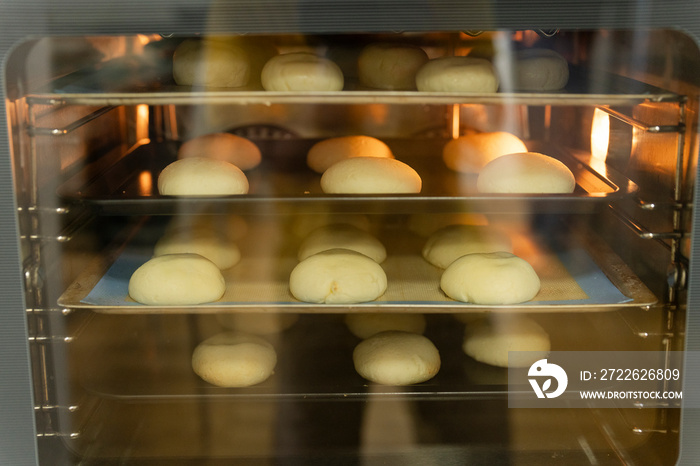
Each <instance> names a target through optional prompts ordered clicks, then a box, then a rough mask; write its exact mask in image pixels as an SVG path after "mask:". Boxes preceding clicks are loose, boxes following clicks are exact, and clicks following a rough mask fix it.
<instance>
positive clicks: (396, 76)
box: [357, 43, 428, 90]
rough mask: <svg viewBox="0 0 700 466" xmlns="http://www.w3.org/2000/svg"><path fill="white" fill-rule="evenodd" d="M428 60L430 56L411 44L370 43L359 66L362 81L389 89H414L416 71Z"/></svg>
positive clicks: (374, 86)
mask: <svg viewBox="0 0 700 466" xmlns="http://www.w3.org/2000/svg"><path fill="white" fill-rule="evenodd" d="M427 61H428V55H427V54H426V53H425V51H424V50H423V49H422V48H420V47H417V46H414V45H410V44H391V43H380V44H370V45H368V46H366V47H365V48H364V49H362V52H361V53H360V57H359V58H358V62H357V68H358V73H359V78H360V83H362V84H363V85H365V86H367V87H373V88H375V89H387V90H413V89H415V88H416V73H417V72H418V70H419V69H420V68H421V67H422V66H423V65H425V63H426V62H427Z"/></svg>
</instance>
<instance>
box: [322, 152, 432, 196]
mask: <svg viewBox="0 0 700 466" xmlns="http://www.w3.org/2000/svg"><path fill="white" fill-rule="evenodd" d="M421 185H422V181H421V178H420V176H419V175H418V173H416V171H415V170H414V169H413V168H411V167H409V166H408V165H406V164H405V163H403V162H400V161H398V160H395V159H387V158H375V157H358V158H353V159H346V160H341V161H340V162H338V163H336V164H333V165H331V167H330V168H328V170H326V171H325V173H324V174H323V176H322V177H321V189H322V190H323V192H324V193H333V194H390V193H404V194H408V193H419V192H420V190H421Z"/></svg>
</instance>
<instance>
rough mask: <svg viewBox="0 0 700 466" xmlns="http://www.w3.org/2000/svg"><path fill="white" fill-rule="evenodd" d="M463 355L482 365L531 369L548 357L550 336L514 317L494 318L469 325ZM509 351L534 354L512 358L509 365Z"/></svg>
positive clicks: (534, 324) (528, 320) (527, 322)
mask: <svg viewBox="0 0 700 466" xmlns="http://www.w3.org/2000/svg"><path fill="white" fill-rule="evenodd" d="M462 349H463V350H464V352H465V353H466V354H467V355H468V356H471V357H472V358H474V359H476V360H477V361H479V362H483V363H485V364H490V365H492V366H498V367H529V366H531V365H532V364H533V363H534V362H535V361H539V360H540V359H542V358H545V357H547V353H549V350H550V341H549V335H548V334H547V332H546V331H545V330H544V329H543V328H542V327H541V326H540V325H539V324H538V323H537V322H535V321H534V320H532V319H530V318H528V317H524V316H515V315H502V316H492V317H490V318H487V319H482V320H480V321H478V322H472V323H469V324H467V327H466V330H465V333H464V343H463V344H462ZM508 351H534V352H535V353H531V354H513V355H511V360H510V364H509V361H508Z"/></svg>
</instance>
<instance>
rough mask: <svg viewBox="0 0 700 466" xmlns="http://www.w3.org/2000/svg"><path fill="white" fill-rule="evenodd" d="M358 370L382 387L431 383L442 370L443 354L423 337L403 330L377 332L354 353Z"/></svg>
mask: <svg viewBox="0 0 700 466" xmlns="http://www.w3.org/2000/svg"><path fill="white" fill-rule="evenodd" d="M352 360H353V363H354V364H355V370H356V371H357V373H358V374H360V375H361V376H362V377H363V378H365V379H367V380H369V381H371V382H375V383H379V384H383V385H410V384H414V383H421V382H425V381H426V380H430V379H432V378H433V377H435V375H436V374H437V373H438V371H439V370H440V353H439V352H438V350H437V348H436V347H435V345H434V344H433V343H432V342H431V341H430V340H428V339H427V338H426V337H424V336H423V335H418V334H415V333H409V332H401V331H395V330H392V331H387V332H381V333H377V334H375V335H373V336H371V337H369V338H367V339H366V340H364V341H362V342H360V344H358V345H357V346H356V347H355V350H354V351H353V353H352Z"/></svg>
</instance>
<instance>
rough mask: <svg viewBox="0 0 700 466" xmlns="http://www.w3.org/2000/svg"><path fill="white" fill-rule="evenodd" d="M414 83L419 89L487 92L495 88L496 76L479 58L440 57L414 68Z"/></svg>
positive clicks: (488, 63)
mask: <svg viewBox="0 0 700 466" xmlns="http://www.w3.org/2000/svg"><path fill="white" fill-rule="evenodd" d="M416 86H417V87H418V90H419V91H421V92H469V93H477V92H478V93H488V92H496V91H497V90H498V77H497V76H496V73H495V71H494V68H493V66H492V65H491V62H490V61H488V60H485V59H483V58H471V57H441V58H434V59H432V60H430V61H429V62H428V63H426V64H425V65H424V66H423V67H422V68H421V69H420V70H419V71H418V74H416Z"/></svg>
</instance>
